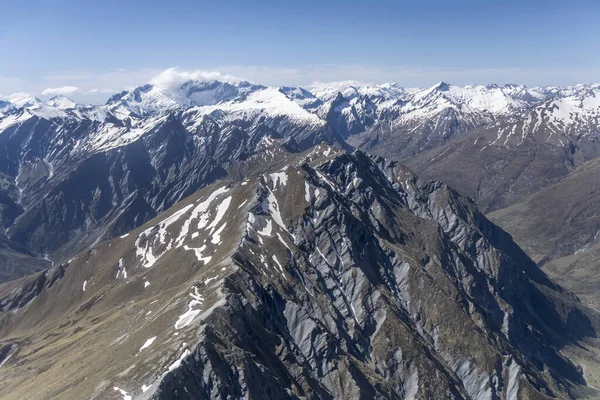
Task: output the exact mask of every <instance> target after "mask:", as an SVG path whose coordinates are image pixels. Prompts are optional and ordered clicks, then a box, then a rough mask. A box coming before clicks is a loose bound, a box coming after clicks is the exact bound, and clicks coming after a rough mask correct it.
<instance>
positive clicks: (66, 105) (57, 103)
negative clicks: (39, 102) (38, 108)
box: [46, 95, 77, 110]
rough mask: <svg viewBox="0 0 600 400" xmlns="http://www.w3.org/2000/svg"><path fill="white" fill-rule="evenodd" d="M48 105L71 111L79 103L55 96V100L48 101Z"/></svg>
mask: <svg viewBox="0 0 600 400" xmlns="http://www.w3.org/2000/svg"><path fill="white" fill-rule="evenodd" d="M46 104H47V105H48V106H50V107H55V108H58V109H60V110H70V109H73V108H75V107H77V103H75V102H74V101H73V100H71V99H69V98H68V97H66V96H62V95H58V96H54V97H53V98H51V99H50V100H48V101H47V102H46Z"/></svg>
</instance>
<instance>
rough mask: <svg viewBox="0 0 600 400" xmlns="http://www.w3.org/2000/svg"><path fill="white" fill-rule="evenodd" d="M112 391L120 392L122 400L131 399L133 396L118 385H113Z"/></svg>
mask: <svg viewBox="0 0 600 400" xmlns="http://www.w3.org/2000/svg"><path fill="white" fill-rule="evenodd" d="M113 390H114V391H116V392H119V393H121V396H123V400H132V399H133V397H132V396H130V395H128V394H127V392H126V391H125V390H123V389H119V388H118V387H116V386H115V387H114V388H113Z"/></svg>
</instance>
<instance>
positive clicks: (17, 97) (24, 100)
mask: <svg viewBox="0 0 600 400" xmlns="http://www.w3.org/2000/svg"><path fill="white" fill-rule="evenodd" d="M6 100H8V101H9V102H11V103H12V104H13V105H14V106H15V107H17V108H28V107H34V106H36V105H38V104H41V103H42V101H41V100H40V99H38V98H37V97H35V96H32V95H30V94H29V93H14V94H11V95H10V96H8V97H7V98H6Z"/></svg>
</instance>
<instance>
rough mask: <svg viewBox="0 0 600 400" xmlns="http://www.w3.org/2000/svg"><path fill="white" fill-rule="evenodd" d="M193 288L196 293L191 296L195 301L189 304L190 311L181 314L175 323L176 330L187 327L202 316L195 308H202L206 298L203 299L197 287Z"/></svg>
mask: <svg viewBox="0 0 600 400" xmlns="http://www.w3.org/2000/svg"><path fill="white" fill-rule="evenodd" d="M193 288H194V293H190V296H191V297H192V299H193V300H191V301H190V302H189V303H188V310H187V311H186V312H185V313H183V314H181V315H180V316H179V318H178V319H177V322H175V329H181V328H185V327H186V326H188V325H189V324H191V323H192V321H193V320H194V318H195V317H196V316H197V315H198V314H200V311H201V310H199V309H196V308H195V307H200V306H201V305H202V302H203V301H204V298H202V296H201V295H200V293H199V292H198V288H197V287H196V286H194V287H193Z"/></svg>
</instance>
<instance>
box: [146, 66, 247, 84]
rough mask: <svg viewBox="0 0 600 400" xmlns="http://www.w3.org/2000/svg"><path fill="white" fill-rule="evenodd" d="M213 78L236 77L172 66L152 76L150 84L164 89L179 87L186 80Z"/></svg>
mask: <svg viewBox="0 0 600 400" xmlns="http://www.w3.org/2000/svg"><path fill="white" fill-rule="evenodd" d="M214 80H219V81H232V80H238V79H237V78H236V77H234V76H232V75H226V74H222V73H220V72H217V71H199V70H196V71H182V70H180V69H179V67H172V68H167V69H166V70H164V71H163V72H161V73H160V74H158V75H156V76H155V77H153V78H152V79H151V80H150V84H152V85H155V86H158V87H160V88H164V89H171V88H176V87H179V86H181V85H182V84H184V83H185V82H187V81H200V82H208V81H214Z"/></svg>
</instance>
